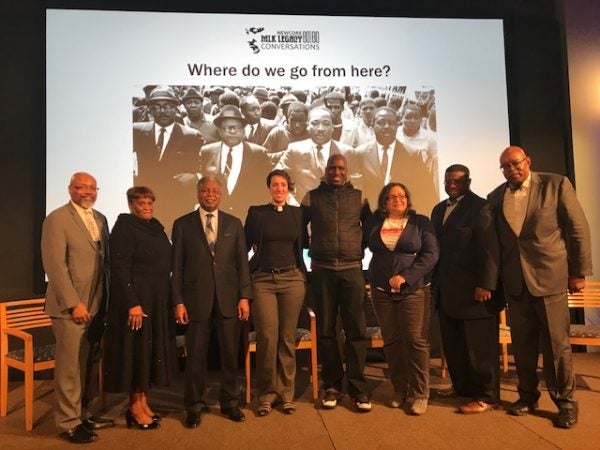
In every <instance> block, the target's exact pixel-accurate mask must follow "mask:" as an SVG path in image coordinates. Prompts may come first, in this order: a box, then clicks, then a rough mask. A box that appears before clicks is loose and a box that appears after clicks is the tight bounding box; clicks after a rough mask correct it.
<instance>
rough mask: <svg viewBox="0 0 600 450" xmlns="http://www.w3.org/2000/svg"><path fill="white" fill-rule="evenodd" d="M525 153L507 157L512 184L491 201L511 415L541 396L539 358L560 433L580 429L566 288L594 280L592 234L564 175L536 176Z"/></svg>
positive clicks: (515, 150)
mask: <svg viewBox="0 0 600 450" xmlns="http://www.w3.org/2000/svg"><path fill="white" fill-rule="evenodd" d="M530 165H531V159H530V158H529V157H528V156H527V155H526V154H525V151H524V150H523V149H522V148H520V147H513V146H511V147H508V148H506V149H505V150H504V151H503V152H502V154H501V155H500V168H501V169H502V173H503V174H504V177H505V178H506V180H507V183H503V184H501V185H500V186H498V187H497V188H496V189H495V190H494V191H492V192H491V193H490V194H489V196H488V200H489V201H490V203H491V205H492V206H493V208H494V210H495V215H496V226H497V232H498V238H499V242H500V250H501V267H502V270H501V278H502V283H503V285H504V290H505V293H506V297H507V301H508V311H509V317H510V325H511V336H512V342H513V351H514V355H515V363H516V365H517V374H518V376H519V385H518V391H519V399H518V400H517V401H516V402H514V403H513V404H512V405H511V406H510V407H509V408H508V413H509V414H512V415H516V416H520V415H524V414H527V413H528V412H531V411H533V410H534V409H535V408H536V407H537V401H538V398H539V396H540V391H539V389H538V383H539V380H538V378H537V374H536V368H537V359H538V353H539V351H540V348H539V347H540V345H541V352H542V354H543V356H544V378H545V380H546V386H547V388H548V393H549V394H550V397H551V398H552V401H553V402H554V403H555V404H556V406H557V407H558V409H559V412H558V415H557V416H556V417H555V418H554V420H553V422H554V426H556V427H559V428H571V427H572V426H574V425H575V424H576V423H577V413H578V411H577V409H578V408H577V402H576V401H575V398H574V396H575V375H574V372H573V362H572V356H571V346H570V344H569V322H570V320H569V311H568V306H567V289H568V290H569V291H572V292H577V291H580V290H582V289H583V288H584V287H585V276H586V275H591V274H592V258H591V243H590V230H589V225H588V223H587V221H586V218H585V215H584V213H583V210H582V208H581V205H580V204H579V202H578V201H577V198H576V196H575V190H574V189H573V186H572V185H571V183H570V182H569V180H568V179H567V178H566V177H564V176H561V175H556V174H551V173H541V172H539V173H538V172H531V171H530Z"/></svg>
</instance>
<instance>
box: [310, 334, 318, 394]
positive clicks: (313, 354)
mask: <svg viewBox="0 0 600 450" xmlns="http://www.w3.org/2000/svg"><path fill="white" fill-rule="evenodd" d="M317 369H318V367H317V341H316V339H314V338H313V341H312V343H311V349H310V377H311V381H312V394H313V400H314V401H317V399H318V398H319V376H318V374H317Z"/></svg>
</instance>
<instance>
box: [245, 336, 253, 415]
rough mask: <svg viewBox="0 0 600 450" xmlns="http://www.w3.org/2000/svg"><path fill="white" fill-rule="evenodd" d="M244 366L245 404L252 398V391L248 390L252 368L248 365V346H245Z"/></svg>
mask: <svg viewBox="0 0 600 450" xmlns="http://www.w3.org/2000/svg"><path fill="white" fill-rule="evenodd" d="M245 366H246V404H248V403H250V400H252V393H251V392H250V377H251V371H252V368H251V367H250V346H249V345H248V346H246V358H245Z"/></svg>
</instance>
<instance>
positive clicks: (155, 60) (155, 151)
mask: <svg viewBox="0 0 600 450" xmlns="http://www.w3.org/2000/svg"><path fill="white" fill-rule="evenodd" d="M46 22H47V54H46V92H47V102H46V104H47V113H46V121H47V124H46V125H47V126H46V130H47V142H46V145H47V148H46V168H47V169H46V171H47V172H46V181H47V186H46V208H47V211H51V210H53V209H55V208H56V207H58V206H60V205H62V204H64V203H65V202H66V201H67V200H68V193H67V185H68V182H69V177H70V176H71V174H72V173H74V172H77V171H86V172H90V173H91V174H93V175H94V176H95V177H96V179H97V181H98V186H99V188H100V192H99V195H98V201H97V202H96V208H97V209H98V210H100V211H102V212H103V213H104V214H106V216H107V217H108V220H109V224H110V225H111V226H112V224H113V223H114V221H115V220H116V218H117V216H118V215H119V214H120V213H122V212H128V207H127V201H126V196H125V192H126V191H127V189H128V188H129V187H131V186H132V185H134V184H143V185H147V186H149V187H151V188H153V189H154V190H155V191H156V194H157V201H156V206H155V216H156V217H157V218H158V219H159V220H160V221H161V222H162V223H163V224H164V225H165V227H166V229H167V231H170V228H171V225H172V221H173V220H174V219H175V218H176V217H177V216H179V215H181V214H184V213H186V212H189V211H192V210H193V209H194V208H195V206H196V203H195V202H196V200H195V195H194V188H195V181H196V180H197V178H198V177H201V176H203V175H215V176H220V177H223V178H222V179H223V190H224V195H223V202H222V206H223V209H224V210H226V211H230V212H232V213H233V214H235V215H237V216H238V217H240V218H241V219H242V220H243V219H244V217H245V214H246V211H247V208H248V206H250V205H251V204H259V203H266V202H268V200H269V195H268V191H267V188H266V186H265V181H264V179H265V176H266V174H267V173H268V171H269V170H271V169H272V168H274V167H277V168H283V169H285V170H287V171H289V173H290V175H291V176H292V179H293V180H294V181H295V182H296V191H295V192H294V194H293V195H290V199H289V201H290V203H298V202H301V201H302V197H303V195H304V194H305V193H306V192H307V191H308V190H310V189H312V188H314V187H316V186H317V185H318V183H319V179H320V178H321V176H322V175H323V167H322V164H321V163H320V161H319V156H320V154H317V151H319V152H320V151H321V149H320V148H319V149H318V150H316V149H317V148H318V147H319V144H320V141H321V140H324V141H327V142H326V145H325V150H324V151H325V155H328V154H333V153H342V154H344V155H345V156H347V159H348V178H349V180H351V181H352V183H353V184H355V185H356V186H357V187H358V188H360V189H361V190H362V191H363V192H364V193H365V196H366V197H367V198H368V200H369V203H370V204H371V207H372V209H375V207H376V206H377V193H378V192H379V190H380V189H381V187H383V185H384V184H385V183H386V182H389V181H398V182H402V183H404V184H406V185H407V187H408V188H409V190H410V191H411V194H412V199H413V206H414V208H415V209H416V210H417V212H419V213H422V214H425V215H427V216H429V213H430V212H431V209H432V207H433V206H434V204H435V203H437V202H438V201H440V199H443V198H445V197H446V196H445V193H444V189H443V187H444V186H443V175H444V169H445V168H446V167H448V166H449V165H451V164H455V163H460V164H464V165H466V166H468V167H469V168H470V169H471V178H472V180H473V182H472V189H473V191H475V192H476V193H478V194H479V195H482V196H485V195H486V194H487V193H488V192H489V191H491V190H492V189H493V188H494V187H495V186H497V185H498V184H499V183H501V182H502V181H503V178H502V176H501V172H500V170H499V163H498V156H499V154H500V152H501V151H502V150H503V149H504V148H505V147H506V146H507V145H508V144H509V128H508V108H507V92H506V79H505V73H506V69H505V61H504V38H503V27H502V21H501V20H497V19H485V20H483V19H481V20H480V19H421V18H381V17H377V18H376V17H325V16H286V15H242V14H196V13H158V12H123V11H80V10H58V9H49V10H47V12H46ZM228 105H236V107H239V110H240V111H241V114H242V115H243V116H242V117H243V123H242V125H244V126H243V128H241V127H240V128H239V129H237V128H236V126H235V124H237V123H241V122H240V121H239V120H238V121H235V120H234V121H233V122H231V120H227V121H224V120H223V121H221V119H223V117H227V115H231V114H234V115H235V114H237V111H238V110H237V109H235V108H234V109H232V108H231V107H229V106H228ZM382 105H385V107H386V108H388V110H387V112H388V113H390V114H388V115H387V116H386V115H385V114H382V116H381V118H382V120H381V121H380V122H377V121H376V120H375V122H376V123H374V119H377V117H379V114H378V115H377V117H373V111H374V110H376V109H377V108H379V107H381V106H382ZM323 108H327V111H324V109H323ZM221 110H223V112H222V113H221ZM232 111H233V112H232ZM257 111H258V113H259V115H261V116H262V117H258V116H256V117H255V118H253V114H256V113H257ZM380 112H381V110H380ZM385 117H387V118H388V119H389V117H391V118H392V119H390V120H383V118H385ZM213 121H214V122H213ZM253 122H254V123H253ZM231 123H233V124H234V125H233V126H232V125H231ZM223 124H225V125H227V126H224V127H223V126H221V127H219V126H217V125H223ZM378 124H379V125H378ZM384 128H385V129H384ZM163 129H165V130H166V131H161V130H163ZM258 129H260V131H261V133H262V134H260V133H258ZM323 129H324V130H325V131H323ZM390 129H391V130H392V131H391V133H392V138H393V134H395V139H392V141H394V142H393V144H392V145H391V148H392V150H390V151H391V153H389V158H390V159H389V162H388V159H387V157H388V156H387V153H386V156H385V158H386V159H385V161H386V163H385V167H384V168H383V169H381V167H383V166H384V163H383V161H382V158H383V157H382V156H381V155H382V153H381V152H382V151H383V152H388V149H387V148H384V147H385V146H383V144H382V141H383V139H384V138H383V136H384V135H386V134H387V135H388V138H389V135H390ZM236 134H237V135H239V139H238V140H235V139H232V136H234V135H236ZM230 141H231V142H230ZM237 145H240V148H243V149H244V150H243V151H244V153H243V155H244V156H243V159H240V157H236V158H234V159H233V161H234V162H233V164H232V166H231V167H229V166H228V164H229V162H230V160H229V159H226V158H227V156H226V155H228V152H231V153H233V154H235V153H234V151H235V150H230V149H229V148H230V147H231V148H236V147H235V146H237ZM247 151H248V152H250V151H251V155H252V158H250V157H249V156H248V155H249V154H250V153H246V152H247ZM250 162H253V164H255V165H254V166H253V167H252V168H250V167H246V164H250ZM375 162H376V163H375ZM372 163H373V164H372ZM319 171H320V172H319Z"/></svg>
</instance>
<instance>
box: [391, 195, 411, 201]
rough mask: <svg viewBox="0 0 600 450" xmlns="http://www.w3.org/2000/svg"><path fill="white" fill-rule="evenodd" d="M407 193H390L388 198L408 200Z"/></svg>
mask: <svg viewBox="0 0 600 450" xmlns="http://www.w3.org/2000/svg"><path fill="white" fill-rule="evenodd" d="M406 198H407V197H406V195H402V194H400V195H388V197H387V199H388V200H406Z"/></svg>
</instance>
